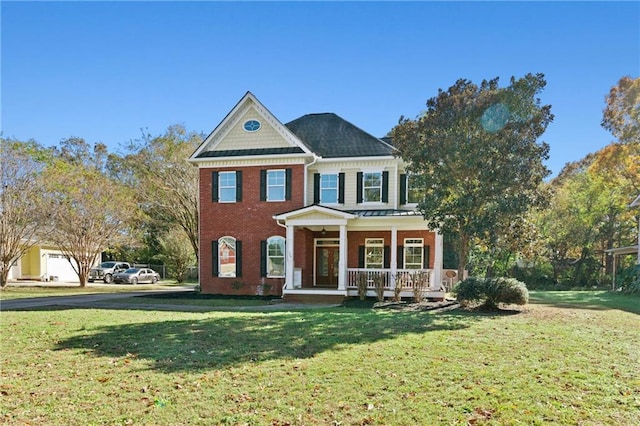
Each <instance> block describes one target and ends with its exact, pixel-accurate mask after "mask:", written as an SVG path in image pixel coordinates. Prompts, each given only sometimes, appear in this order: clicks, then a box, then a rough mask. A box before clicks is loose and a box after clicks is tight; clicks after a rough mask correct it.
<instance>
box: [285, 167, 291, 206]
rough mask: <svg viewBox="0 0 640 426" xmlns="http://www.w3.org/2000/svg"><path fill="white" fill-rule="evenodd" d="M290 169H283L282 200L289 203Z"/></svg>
mask: <svg viewBox="0 0 640 426" xmlns="http://www.w3.org/2000/svg"><path fill="white" fill-rule="evenodd" d="M291 174H292V173H291V169H285V171H284V175H285V182H284V183H285V188H284V199H285V200H287V201H289V200H291Z"/></svg>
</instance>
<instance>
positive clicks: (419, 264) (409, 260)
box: [404, 238, 424, 269]
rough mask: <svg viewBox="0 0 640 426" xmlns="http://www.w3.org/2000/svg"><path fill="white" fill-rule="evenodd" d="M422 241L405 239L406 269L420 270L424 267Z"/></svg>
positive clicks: (420, 239)
mask: <svg viewBox="0 0 640 426" xmlns="http://www.w3.org/2000/svg"><path fill="white" fill-rule="evenodd" d="M423 256H424V240H423V239H422V238H405V240H404V267H405V268H406V269H422V268H423V265H424V258H423Z"/></svg>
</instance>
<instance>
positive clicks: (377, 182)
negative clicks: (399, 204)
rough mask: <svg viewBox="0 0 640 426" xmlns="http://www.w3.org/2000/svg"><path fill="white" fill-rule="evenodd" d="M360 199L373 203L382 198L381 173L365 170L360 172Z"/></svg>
mask: <svg viewBox="0 0 640 426" xmlns="http://www.w3.org/2000/svg"><path fill="white" fill-rule="evenodd" d="M362 190H363V192H362V201H363V202H365V203H375V202H379V201H381V200H382V173H381V172H367V173H363V174H362Z"/></svg>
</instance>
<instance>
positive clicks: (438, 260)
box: [432, 231, 444, 290]
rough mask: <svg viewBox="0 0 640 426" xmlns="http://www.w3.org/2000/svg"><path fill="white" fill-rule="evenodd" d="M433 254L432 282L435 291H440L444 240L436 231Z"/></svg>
mask: <svg viewBox="0 0 640 426" xmlns="http://www.w3.org/2000/svg"><path fill="white" fill-rule="evenodd" d="M435 249H436V250H435V253H434V254H433V281H434V284H435V286H432V287H435V288H436V289H438V290H439V289H440V286H442V260H443V256H444V254H443V252H444V239H443V237H442V234H441V233H440V231H436V247H435Z"/></svg>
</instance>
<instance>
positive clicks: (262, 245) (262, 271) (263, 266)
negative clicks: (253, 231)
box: [260, 241, 267, 277]
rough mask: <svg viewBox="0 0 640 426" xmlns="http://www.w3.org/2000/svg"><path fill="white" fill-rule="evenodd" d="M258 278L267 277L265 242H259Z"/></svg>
mask: <svg viewBox="0 0 640 426" xmlns="http://www.w3.org/2000/svg"><path fill="white" fill-rule="evenodd" d="M260 276H261V277H266V276H267V242H266V241H260Z"/></svg>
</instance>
